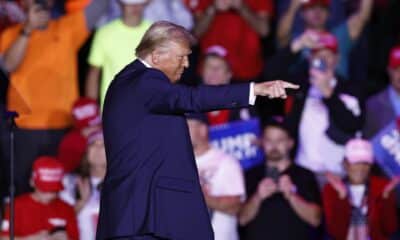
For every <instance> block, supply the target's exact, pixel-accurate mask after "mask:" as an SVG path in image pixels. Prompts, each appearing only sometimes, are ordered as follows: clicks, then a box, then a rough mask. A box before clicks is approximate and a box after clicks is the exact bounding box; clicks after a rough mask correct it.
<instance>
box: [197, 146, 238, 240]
mask: <svg viewBox="0 0 400 240" xmlns="http://www.w3.org/2000/svg"><path fill="white" fill-rule="evenodd" d="M196 164H197V169H198V171H199V176H200V182H201V183H202V184H204V183H206V184H207V185H208V187H209V190H210V195H211V196H240V197H241V198H242V199H243V200H244V199H245V186H244V177H243V172H242V168H241V166H240V164H239V162H238V161H237V160H236V159H234V158H233V157H231V156H229V155H228V154H226V153H224V152H222V151H221V150H218V149H215V148H211V149H210V150H208V151H207V152H206V153H204V154H202V155H201V156H196ZM211 224H212V227H213V230H214V236H215V240H238V239H239V236H238V232H237V217H236V216H232V215H229V214H226V213H223V212H219V211H214V212H213V214H212V219H211Z"/></svg>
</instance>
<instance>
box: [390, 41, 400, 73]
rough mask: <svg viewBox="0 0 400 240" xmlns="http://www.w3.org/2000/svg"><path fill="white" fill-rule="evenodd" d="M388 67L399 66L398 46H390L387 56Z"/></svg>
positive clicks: (399, 54) (399, 51) (399, 50)
mask: <svg viewBox="0 0 400 240" xmlns="http://www.w3.org/2000/svg"><path fill="white" fill-rule="evenodd" d="M389 67H390V68H398V67H400V46H396V47H394V48H392V50H391V51H390V56H389Z"/></svg>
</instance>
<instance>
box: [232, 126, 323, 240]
mask: <svg viewBox="0 0 400 240" xmlns="http://www.w3.org/2000/svg"><path fill="white" fill-rule="evenodd" d="M293 145H294V141H293V139H292V138H291V136H290V134H289V131H288V130H287V129H286V127H285V125H284V124H283V123H282V121H281V119H274V120H271V121H270V122H269V123H267V125H266V126H265V127H264V131H263V136H262V146H263V148H264V152H265V155H266V160H265V162H264V164H262V165H259V166H256V167H254V168H252V169H250V170H248V172H247V173H246V186H247V196H248V199H247V202H246V203H245V204H244V205H243V207H242V210H241V212H240V218H239V219H240V224H241V225H242V226H244V236H243V237H244V239H245V240H261V239H271V240H286V239H287V240H294V239H296V240H299V239H304V240H306V239H307V240H311V239H315V234H316V227H318V226H319V224H320V223H321V218H322V214H321V206H320V205H321V200H320V193H319V189H318V184H317V181H316V179H315V177H314V174H313V173H312V172H310V171H309V170H306V169H304V168H302V167H300V166H298V165H296V164H294V163H293V162H292V160H291V159H290V151H291V150H292V149H293Z"/></svg>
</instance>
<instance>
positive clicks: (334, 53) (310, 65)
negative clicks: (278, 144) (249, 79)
mask: <svg viewBox="0 0 400 240" xmlns="http://www.w3.org/2000/svg"><path fill="white" fill-rule="evenodd" d="M303 49H310V51H311V56H310V58H309V59H308V62H305V63H304V64H303V65H302V66H301V68H299V70H298V71H295V72H288V71H287V66H290V65H291V64H294V63H295V62H296V61H297V59H298V57H299V56H300V54H301V51H302V50H303ZM338 58H339V56H338V42H337V40H336V37H335V36H334V35H332V34H330V33H315V32H310V31H308V32H305V33H303V34H302V35H301V36H300V37H298V38H296V39H295V40H294V41H292V43H291V45H290V47H288V48H286V49H283V50H282V51H281V52H280V53H278V55H277V56H276V57H274V58H272V59H270V61H269V64H270V65H269V67H268V70H267V74H266V78H271V77H272V78H275V77H279V78H282V79H286V80H292V81H296V82H297V81H298V82H299V83H300V84H301V85H302V88H301V90H300V91H298V92H296V94H294V95H293V97H292V98H290V99H289V101H287V112H288V119H287V120H288V126H289V127H290V130H291V132H292V133H293V134H294V136H295V137H296V139H297V140H298V147H297V153H296V157H295V159H296V162H297V163H298V164H299V165H301V166H303V167H305V168H307V169H309V170H312V171H313V172H314V173H317V174H319V176H318V179H319V180H321V181H320V182H321V184H323V181H324V177H323V174H324V172H325V171H331V172H334V173H336V174H343V169H342V164H341V163H342V159H343V154H344V144H345V143H346V142H347V140H348V139H350V138H352V137H353V136H354V134H355V133H356V131H358V130H360V129H361V126H362V114H361V113H362V112H361V103H360V100H359V97H358V95H359V94H358V92H357V91H356V90H354V88H353V87H352V86H351V85H350V84H349V83H345V82H344V81H342V80H341V79H342V78H341V77H340V75H338V74H336V73H335V68H336V66H337V64H338ZM326 153H329V155H327V154H326Z"/></svg>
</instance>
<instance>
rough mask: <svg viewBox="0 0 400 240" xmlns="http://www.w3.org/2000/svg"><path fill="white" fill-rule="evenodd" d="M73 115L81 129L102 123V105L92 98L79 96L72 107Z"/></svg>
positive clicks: (76, 124)
mask: <svg viewBox="0 0 400 240" xmlns="http://www.w3.org/2000/svg"><path fill="white" fill-rule="evenodd" d="M72 116H73V118H74V121H75V126H76V127H77V128H79V129H81V128H85V127H89V126H94V125H97V124H100V123H101V116H100V107H99V105H98V104H97V102H96V101H95V100H94V99H91V98H86V97H82V98H79V99H78V100H77V101H76V102H75V103H74V106H73V107H72Z"/></svg>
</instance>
